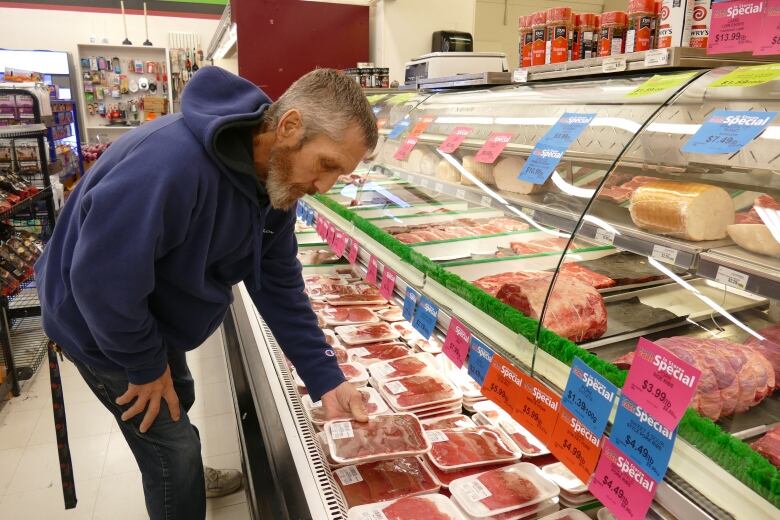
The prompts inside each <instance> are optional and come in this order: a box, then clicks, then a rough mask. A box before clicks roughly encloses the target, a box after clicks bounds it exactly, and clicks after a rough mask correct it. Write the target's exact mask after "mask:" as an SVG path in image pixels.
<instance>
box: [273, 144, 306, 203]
mask: <svg viewBox="0 0 780 520" xmlns="http://www.w3.org/2000/svg"><path fill="white" fill-rule="evenodd" d="M298 149H300V147H297V148H290V147H286V148H279V149H276V150H273V151H272V152H271V157H270V158H269V160H268V176H267V177H266V179H265V189H266V192H268V198H269V200H270V202H271V206H272V207H273V208H274V209H280V210H288V209H290V208H292V207H293V206H294V205H295V203H296V202H297V201H298V199H300V198H301V197H303V196H304V195H306V194H307V193H308V190H307V189H306V188H305V187H304V186H301V185H299V184H292V183H291V182H290V178H291V177H292V161H291V160H290V155H291V154H292V152H294V151H295V150H298Z"/></svg>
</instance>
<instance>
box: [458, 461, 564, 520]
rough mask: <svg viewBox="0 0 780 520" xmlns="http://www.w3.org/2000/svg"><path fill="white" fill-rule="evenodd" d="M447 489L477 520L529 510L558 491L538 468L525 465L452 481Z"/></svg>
mask: <svg viewBox="0 0 780 520" xmlns="http://www.w3.org/2000/svg"><path fill="white" fill-rule="evenodd" d="M449 489H450V492H451V493H452V497H453V499H454V500H455V502H456V503H457V504H458V505H460V506H461V507H462V508H463V509H464V511H466V512H467V513H468V514H469V515H472V516H476V517H485V516H495V515H500V514H503V513H508V512H510V511H514V510H516V509H520V508H524V507H529V506H532V505H534V504H538V503H540V502H543V501H545V500H549V499H551V498H554V497H557V496H558V492H559V489H558V486H557V485H555V484H554V483H553V482H551V481H550V480H548V479H546V478H545V477H544V476H543V475H542V472H541V470H539V468H537V467H536V466H534V465H533V464H529V463H527V462H519V463H517V464H513V465H511V466H507V467H504V468H500V469H494V470H490V471H486V472H485V473H481V474H478V475H473V476H470V477H464V478H462V479H458V480H455V481H453V482H452V483H451V484H450V487H449Z"/></svg>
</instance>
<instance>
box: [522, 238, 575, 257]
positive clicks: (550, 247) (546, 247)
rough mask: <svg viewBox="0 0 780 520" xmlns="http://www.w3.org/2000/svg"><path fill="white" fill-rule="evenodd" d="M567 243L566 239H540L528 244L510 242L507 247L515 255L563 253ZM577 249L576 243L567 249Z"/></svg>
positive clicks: (530, 241)
mask: <svg viewBox="0 0 780 520" xmlns="http://www.w3.org/2000/svg"><path fill="white" fill-rule="evenodd" d="M568 242H569V239H568V238H562V237H555V238H542V239H537V240H529V241H528V242H511V243H510V244H509V247H510V248H511V249H512V251H513V252H514V253H515V254H518V255H532V254H537V253H551V252H555V251H563V250H564V249H565V248H566V244H567V243H568ZM577 247H579V246H578V245H577V244H576V243H573V244H572V247H570V248H569V249H570V250H571V249H576V248H577Z"/></svg>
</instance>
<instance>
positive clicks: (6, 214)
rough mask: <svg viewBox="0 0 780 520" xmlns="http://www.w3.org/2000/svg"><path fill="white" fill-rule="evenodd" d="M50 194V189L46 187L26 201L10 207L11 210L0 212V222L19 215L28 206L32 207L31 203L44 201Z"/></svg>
mask: <svg viewBox="0 0 780 520" xmlns="http://www.w3.org/2000/svg"><path fill="white" fill-rule="evenodd" d="M50 194H51V187H50V186H46V187H45V188H43V189H41V191H39V192H38V193H36V194H35V195H33V196H31V197H27V198H26V199H24V200H22V201H20V202H19V203H18V204H14V205H13V206H12V207H11V209H7V210H5V211H2V212H0V220H5V219H9V218H12V217H14V216H15V215H17V214H19V213H21V212H22V211H23V210H25V209H27V208H28V207H30V205H32V204H33V203H35V202H38V201H42V200H45V199H46V197H48V196H49V195H50Z"/></svg>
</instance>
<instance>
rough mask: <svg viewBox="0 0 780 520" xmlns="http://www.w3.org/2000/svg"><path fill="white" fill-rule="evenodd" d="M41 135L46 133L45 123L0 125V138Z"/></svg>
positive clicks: (24, 137) (26, 137) (25, 137)
mask: <svg viewBox="0 0 780 520" xmlns="http://www.w3.org/2000/svg"><path fill="white" fill-rule="evenodd" d="M43 135H46V125H44V124H42V123H33V124H27V125H12V126H0V139H28V138H33V137H40V136H43Z"/></svg>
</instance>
